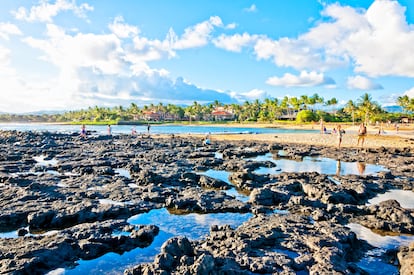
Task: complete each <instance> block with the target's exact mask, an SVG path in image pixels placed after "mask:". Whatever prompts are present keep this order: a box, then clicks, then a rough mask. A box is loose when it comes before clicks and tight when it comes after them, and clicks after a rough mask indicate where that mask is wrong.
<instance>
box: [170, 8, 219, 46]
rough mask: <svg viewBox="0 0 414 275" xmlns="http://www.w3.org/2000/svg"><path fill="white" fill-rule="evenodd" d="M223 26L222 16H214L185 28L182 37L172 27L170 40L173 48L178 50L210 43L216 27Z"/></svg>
mask: <svg viewBox="0 0 414 275" xmlns="http://www.w3.org/2000/svg"><path fill="white" fill-rule="evenodd" d="M221 26H223V22H222V21H221V18H220V17H218V16H212V17H210V19H209V20H206V21H204V22H201V23H199V24H196V25H195V26H192V27H189V28H187V29H185V30H184V34H183V35H182V36H181V37H180V38H179V37H178V36H177V35H176V34H175V33H174V32H173V30H172V29H171V30H170V35H169V40H170V43H171V45H172V48H173V49H176V50H183V49H188V48H195V47H201V46H204V45H206V44H207V43H208V40H209V38H210V35H211V32H212V31H213V30H214V27H221Z"/></svg>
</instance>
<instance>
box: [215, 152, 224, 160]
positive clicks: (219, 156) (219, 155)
mask: <svg viewBox="0 0 414 275" xmlns="http://www.w3.org/2000/svg"><path fill="white" fill-rule="evenodd" d="M214 158H216V159H223V153H219V152H215V153H214Z"/></svg>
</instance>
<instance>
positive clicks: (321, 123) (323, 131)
mask: <svg viewBox="0 0 414 275" xmlns="http://www.w3.org/2000/svg"><path fill="white" fill-rule="evenodd" d="M319 123H320V125H321V134H325V129H326V128H325V127H324V126H323V119H322V118H321V120H320V121H319Z"/></svg>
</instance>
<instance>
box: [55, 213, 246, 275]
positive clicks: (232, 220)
mask: <svg viewBox="0 0 414 275" xmlns="http://www.w3.org/2000/svg"><path fill="white" fill-rule="evenodd" d="M252 216H253V215H252V214H251V213H246V214H239V213H213V214H196V213H191V214H186V215H174V214H171V213H170V212H168V210H167V209H165V208H162V209H154V210H151V211H149V212H148V213H144V214H139V215H136V216H133V217H131V218H129V219H128V222H129V223H130V224H134V225H140V224H154V225H157V226H158V227H159V228H160V232H159V234H158V235H157V236H156V237H155V239H154V241H153V242H152V243H151V245H150V246H148V247H145V248H136V249H133V250H131V251H129V252H125V253H123V254H122V255H119V254H116V253H107V254H105V255H104V256H102V257H99V258H97V259H94V260H89V261H84V260H80V261H78V263H77V264H78V265H77V266H76V267H75V268H74V269H66V270H65V269H63V268H60V269H57V270H55V271H54V272H53V273H50V274H122V273H123V271H124V270H125V269H126V268H128V267H131V266H134V265H137V264H139V263H145V262H152V261H153V259H154V257H155V255H156V254H158V253H159V252H160V249H161V246H162V244H163V243H164V242H165V241H166V240H168V239H169V238H171V237H174V236H185V237H187V238H189V239H192V240H195V239H199V238H202V237H203V236H205V235H207V234H208V233H209V231H210V227H211V226H212V225H224V224H228V225H230V226H232V227H233V228H236V227H238V226H239V225H241V224H242V223H243V222H245V221H247V220H248V219H250V218H251V217H252Z"/></svg>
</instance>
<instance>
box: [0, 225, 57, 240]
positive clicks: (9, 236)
mask: <svg viewBox="0 0 414 275" xmlns="http://www.w3.org/2000/svg"><path fill="white" fill-rule="evenodd" d="M25 229H26V230H27V232H29V227H26V228H25ZM58 233H59V231H58V230H50V231H38V232H37V231H32V232H31V233H30V232H29V233H27V234H26V235H24V237H26V236H49V235H54V234H58ZM16 238H23V236H19V235H18V230H14V231H9V232H2V233H0V239H16Z"/></svg>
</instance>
